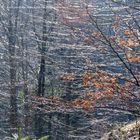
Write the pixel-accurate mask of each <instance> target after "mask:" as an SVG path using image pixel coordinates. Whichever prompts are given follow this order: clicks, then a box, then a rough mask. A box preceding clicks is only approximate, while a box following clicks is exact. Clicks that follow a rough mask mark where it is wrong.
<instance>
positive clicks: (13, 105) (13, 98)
mask: <svg viewBox="0 0 140 140" xmlns="http://www.w3.org/2000/svg"><path fill="white" fill-rule="evenodd" d="M9 63H10V127H11V133H14V132H15V131H16V128H17V124H18V121H17V120H18V119H17V91H16V62H15V38H14V33H13V25H12V22H11V20H10V21H9Z"/></svg>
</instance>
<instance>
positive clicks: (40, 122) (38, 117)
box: [35, 0, 47, 138]
mask: <svg viewBox="0 0 140 140" xmlns="http://www.w3.org/2000/svg"><path fill="white" fill-rule="evenodd" d="M46 6H47V0H45V3H44V14H43V29H42V30H43V31H42V34H43V36H42V46H41V61H40V68H39V74H38V91H37V96H38V97H43V96H44V94H45V72H46V68H45V54H46V52H45V51H46V45H47V44H46V41H47V36H46V35H47V25H46V18H47V7H46ZM42 107H43V106H42V105H39V106H38V108H39V109H37V110H36V113H35V135H36V137H37V138H40V137H41V136H42V135H44V129H43V128H44V127H43V126H44V125H45V120H44V119H45V115H44V113H43V112H42V111H41V108H42Z"/></svg>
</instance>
